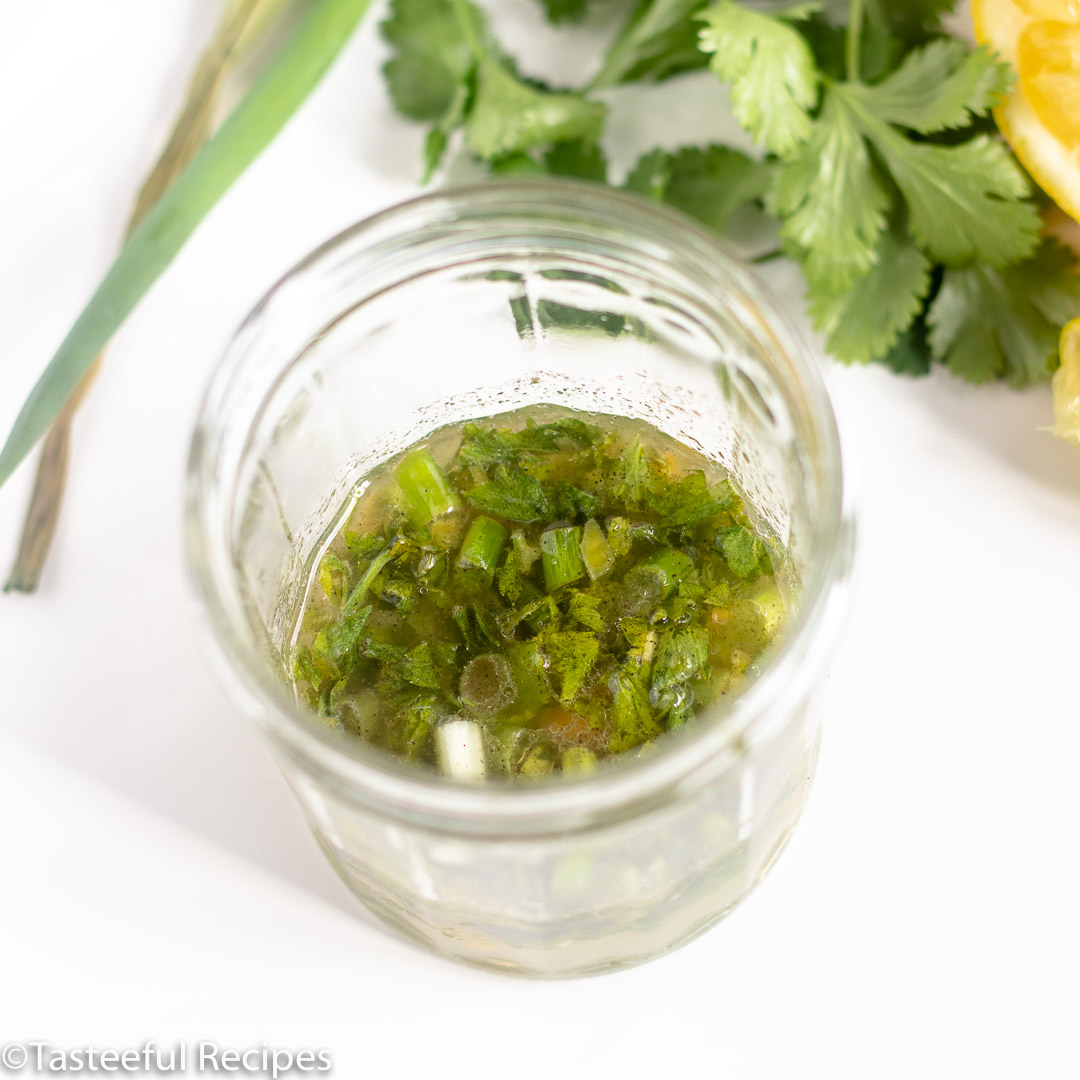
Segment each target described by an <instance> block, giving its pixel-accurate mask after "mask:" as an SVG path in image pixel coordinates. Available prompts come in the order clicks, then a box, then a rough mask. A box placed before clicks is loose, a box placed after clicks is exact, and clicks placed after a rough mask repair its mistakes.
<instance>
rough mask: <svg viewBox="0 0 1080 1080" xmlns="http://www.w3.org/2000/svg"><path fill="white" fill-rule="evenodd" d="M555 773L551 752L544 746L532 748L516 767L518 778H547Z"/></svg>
mask: <svg viewBox="0 0 1080 1080" xmlns="http://www.w3.org/2000/svg"><path fill="white" fill-rule="evenodd" d="M554 771H555V762H554V760H553V759H552V756H551V750H550V749H549V748H548V747H546V746H534V747H533V748H532V749H531V750H530V751H529V752H528V753H527V754H526V755H525V757H524V758H522V760H521V764H520V765H519V766H518V775H519V776H531V777H537V776H547V774H548V773H550V772H554Z"/></svg>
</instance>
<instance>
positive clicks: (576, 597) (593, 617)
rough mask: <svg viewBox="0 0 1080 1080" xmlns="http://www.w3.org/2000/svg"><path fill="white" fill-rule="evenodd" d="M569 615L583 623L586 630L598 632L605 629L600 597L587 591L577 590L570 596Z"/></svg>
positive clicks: (567, 612)
mask: <svg viewBox="0 0 1080 1080" xmlns="http://www.w3.org/2000/svg"><path fill="white" fill-rule="evenodd" d="M566 614H567V617H568V618H570V619H573V620H574V621H575V622H578V623H581V625H582V626H584V627H585V629H586V630H595V631H597V632H599V631H601V630H603V629H604V618H603V616H602V615H601V614H600V598H599V597H597V596H593V595H592V594H591V593H587V592H575V593H574V594H573V595H572V596H571V597H570V606H569V607H568V608H567V611H566Z"/></svg>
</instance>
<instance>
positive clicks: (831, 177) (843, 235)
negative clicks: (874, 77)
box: [772, 90, 890, 291]
mask: <svg viewBox="0 0 1080 1080" xmlns="http://www.w3.org/2000/svg"><path fill="white" fill-rule="evenodd" d="M772 202H773V205H774V208H775V210H776V211H777V213H779V214H780V215H781V216H782V217H783V218H784V219H785V220H784V224H783V227H782V228H781V230H780V235H781V236H782V237H783V238H784V239H786V240H788V241H790V242H791V243H793V244H796V245H797V246H798V247H799V248H801V249H802V250H803V251H805V252H806V256H805V262H806V272H807V277H808V278H810V279H811V280H812V281H814V282H815V283H816V284H817V285H818V286H820V287H823V288H826V289H828V290H829V291H839V290H842V289H844V288H846V287H847V286H849V285H850V284H851V282H852V281H854V280H855V278H856V277H857V276H858V275H859V274H861V273H864V272H865V271H867V270H868V269H869V268H870V267H871V266H873V265H874V261H875V259H876V258H877V244H878V239H879V237H880V236H881V234H882V232H883V231H884V229H885V223H886V214H887V212H888V209H889V203H890V199H889V196H888V195H887V194H886V192H885V189H884V188H883V187H882V185H881V183H880V182H879V180H878V178H877V176H876V175H875V170H874V166H873V164H872V162H871V160H870V154H869V151H868V149H867V146H866V142H865V141H864V139H863V137H862V134H861V132H860V130H859V128H858V126H857V124H856V120H855V117H854V115H853V114H852V112H851V110H850V109H849V108H848V107H847V106H846V104H845V102H844V100H843V98H842V97H840V96H839V95H837V94H835V93H833V92H832V90H829V91H826V94H825V100H824V104H823V106H822V111H821V116H820V118H819V119H818V120H817V122H816V123H815V124H814V127H813V131H812V134H811V137H810V140H809V141H808V142H807V143H806V145H805V146H803V147H802V148H801V149H800V150H799V151H798V152H797V153H796V154H795V155H794V156H793V157H792V158H791V159H790V160H789V161H787V162H786V163H784V164H783V165H782V166H781V167H780V168H779V170H778V172H777V174H776V184H775V188H774V191H773V197H772Z"/></svg>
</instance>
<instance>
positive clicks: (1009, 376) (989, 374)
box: [929, 241, 1080, 386]
mask: <svg viewBox="0 0 1080 1080" xmlns="http://www.w3.org/2000/svg"><path fill="white" fill-rule="evenodd" d="M1075 267H1076V261H1075V259H1074V258H1073V256H1072V254H1071V253H1070V252H1069V251H1067V250H1066V249H1065V248H1063V247H1061V246H1060V245H1058V244H1057V243H1055V242H1052V241H1046V242H1044V243H1043V245H1042V246H1041V247H1040V248H1039V250H1038V251H1037V252H1036V253H1035V255H1034V256H1033V257H1032V258H1030V259H1028V260H1027V261H1026V262H1022V263H1019V264H1017V265H1015V266H1010V267H1009V268H1008V269H1006V270H995V269H993V268H991V267H988V266H970V267H965V268H963V269H957V270H948V271H947V272H946V273H945V277H944V280H943V281H942V285H941V291H940V292H939V293H938V295H937V298H936V299H935V300H934V303H933V305H932V306H931V308H930V313H929V325H930V344H931V347H932V349H933V352H934V356H935V357H936V358H937V359H939V360H941V361H942V362H943V363H945V364H946V366H947V367H948V368H949V369H950V370H951V371H953V372H955V373H956V374H957V375H960V376H962V377H963V378H965V379H967V380H968V381H969V382H974V383H982V382H988V381H989V380H991V379H996V378H1003V379H1006V380H1007V381H1008V382H1010V383H1011V384H1012V385H1013V386H1024V385H1026V384H1027V383H1030V382H1036V381H1038V380H1040V379H1045V378H1046V377H1047V376H1048V375H1049V373H1050V371H1051V370H1052V368H1053V363H1054V359H1055V358H1056V356H1057V349H1058V339H1059V336H1060V331H1061V325H1062V323H1064V322H1065V321H1067V319H1068V318H1069V317H1070V316H1071V315H1072V314H1073V313H1074V312H1075V311H1076V310H1077V309H1078V308H1080V277H1078V276H1077V275H1076V274H1075V273H1074V272H1073V271H1074V270H1075Z"/></svg>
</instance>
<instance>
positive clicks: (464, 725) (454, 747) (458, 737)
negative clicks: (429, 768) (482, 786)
mask: <svg viewBox="0 0 1080 1080" xmlns="http://www.w3.org/2000/svg"><path fill="white" fill-rule="evenodd" d="M435 750H436V753H437V755H438V759H439V768H440V769H441V770H442V771H443V774H444V775H446V776H448V777H450V779H451V780H465V781H468V780H483V779H484V777H485V776H486V775H487V768H486V766H485V763H484V733H483V730H482V729H481V727H480V725H479V724H477V723H476V722H475V721H473V720H447V721H446V722H445V723H442V724H440V725H439V726H438V727H437V728H436V729H435Z"/></svg>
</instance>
